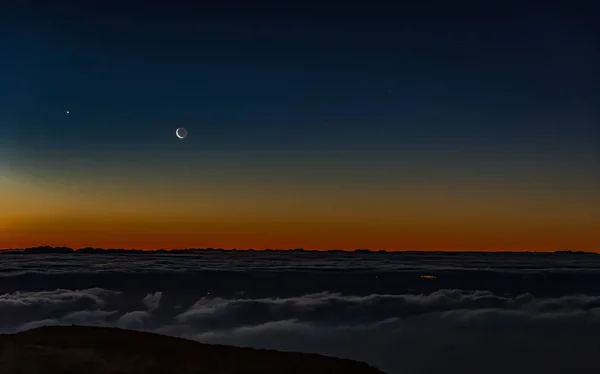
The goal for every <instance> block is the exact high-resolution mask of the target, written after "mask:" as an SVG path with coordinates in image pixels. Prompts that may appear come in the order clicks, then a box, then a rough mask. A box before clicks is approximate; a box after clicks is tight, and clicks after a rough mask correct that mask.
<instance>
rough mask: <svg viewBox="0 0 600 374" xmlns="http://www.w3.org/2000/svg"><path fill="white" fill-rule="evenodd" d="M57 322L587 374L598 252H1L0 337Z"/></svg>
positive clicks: (425, 364)
mask: <svg viewBox="0 0 600 374" xmlns="http://www.w3.org/2000/svg"><path fill="white" fill-rule="evenodd" d="M422 275H435V277H436V278H435V279H424V278H422ZM57 324H87V325H100V326H119V327H123V328H131V329H138V330H147V331H155V332H159V333H162V334H168V335H175V336H183V337H187V338H191V339H195V340H198V341H201V342H207V343H220V344H233V345H240V346H251V347H258V348H273V349H279V350H293V351H305V352H315V353H321V354H327V355H333V356H339V357H347V358H352V359H357V360H361V361H365V362H368V363H369V364H371V365H374V366H376V367H378V368H380V369H382V370H384V371H386V372H388V373H389V374H413V373H434V372H445V373H479V372H483V371H485V372H486V373H506V372H508V371H512V372H516V373H525V372H528V373H531V372H540V373H567V372H578V371H583V370H586V371H587V370H591V371H593V370H596V371H598V370H600V360H598V357H599V356H598V354H600V343H599V341H598V336H600V256H595V255H585V254H554V255H552V254H540V255H532V254H494V255H491V254H459V255H444V254H418V253H412V254H410V253H407V254H378V253H376V254H356V253H345V254H344V253H338V254H324V253H287V254H286V253H280V252H272V253H258V252H254V253H252V252H250V253H223V252H213V253H199V254H189V255H188V254H185V255H184V254H180V255H169V254H105V255H84V254H50V255H41V254H40V255H38V254H10V255H9V254H0V331H1V332H16V331H21V330H26V329H30V328H34V327H38V326H42V325H57Z"/></svg>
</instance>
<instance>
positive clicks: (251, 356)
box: [0, 326, 383, 374]
mask: <svg viewBox="0 0 600 374" xmlns="http://www.w3.org/2000/svg"><path fill="white" fill-rule="evenodd" d="M0 373H1V374H8V373H11V374H12V373H31V374H34V373H64V374H67V373H86V374H95V373H181V374H183V373H195V374H234V373H236V374H237V373H239V374H242V373H244V374H254V373H255V374H271V373H285V374H299V373H306V374H309V373H310V374H319V373H323V374H325V373H327V374H334V373H339V374H363V373H364V374H383V372H381V371H379V370H377V369H375V368H372V367H370V366H368V365H367V364H364V363H361V362H357V361H352V360H344V359H337V358H331V357H325V356H319V355H314V354H305V353H289V352H278V351H272V350H257V349H251V348H237V347H229V346H221V345H209V344H202V343H198V342H194V341H191V340H186V339H181V338H174V337H169V336H162V335H157V334H151V333H145V332H138V331H131V330H121V329H114V328H104V327H80V326H72V327H56V326H53V327H41V328H37V329H33V330H29V331H25V332H21V333H18V334H12V335H0Z"/></svg>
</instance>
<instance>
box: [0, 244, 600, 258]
mask: <svg viewBox="0 0 600 374" xmlns="http://www.w3.org/2000/svg"><path fill="white" fill-rule="evenodd" d="M198 252H287V253H289V252H294V253H298V252H322V251H318V250H309V249H303V248H293V249H270V248H268V249H261V250H259V249H252V248H249V249H236V248H233V249H223V248H184V249H156V250H141V249H124V248H90V247H86V248H79V249H74V248H69V247H50V246H40V247H31V248H14V249H13V248H7V249H0V253H3V254H8V253H27V254H70V253H79V254H111V253H124V254H127V253H130V254H133V253H136V254H137V253H151V254H152V253H154V254H156V253H169V254H190V253H198ZM326 252H331V253H357V254H378V253H379V254H380V253H387V254H390V253H393V254H402V253H412V254H414V253H422V254H438V255H439V254H444V255H448V256H451V255H456V254H459V253H471V254H474V253H477V254H498V253H514V254H522V255H528V254H529V255H531V254H577V255H582V254H583V255H598V254H599V253H596V252H584V251H570V250H564V251H555V252H527V251H525V252H510V251H506V252H472V251H469V252H460V251H453V252H448V251H385V250H371V249H354V250H351V249H332V250H327V251H326Z"/></svg>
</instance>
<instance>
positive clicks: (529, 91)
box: [0, 0, 600, 251]
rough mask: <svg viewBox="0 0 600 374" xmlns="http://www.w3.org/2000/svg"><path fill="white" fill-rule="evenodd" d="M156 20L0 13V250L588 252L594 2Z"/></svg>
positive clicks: (594, 182) (126, 9) (68, 6)
mask: <svg viewBox="0 0 600 374" xmlns="http://www.w3.org/2000/svg"><path fill="white" fill-rule="evenodd" d="M169 4H171V5H167V4H162V5H159V4H158V2H157V4H156V5H155V6H151V5H143V6H142V4H141V3H140V2H136V1H129V2H114V1H106V2H102V4H99V5H95V6H91V5H89V4H88V5H86V4H79V5H73V4H72V3H69V2H56V3H52V4H46V3H44V2H36V1H32V2H30V5H29V6H27V7H25V6H22V5H12V6H5V8H4V9H5V10H6V11H5V12H3V13H2V16H0V17H2V18H1V19H0V48H1V50H2V54H3V58H2V59H0V81H1V82H2V84H1V85H0V248H14V247H28V246H35V245H66V246H71V247H86V246H92V247H117V248H140V249H156V248H182V247H220V248H257V249H260V248H297V247H302V248H307V249H334V248H349V249H354V248H372V249H386V250H409V249H414V250H467V251H474V250H482V251H498V250H509V251H521V250H532V251H552V250H562V249H572V250H586V251H596V250H598V249H599V243H600V235H599V234H598V232H600V230H599V228H600V149H599V144H600V131H599V129H598V123H600V118H599V113H598V108H599V107H600V95H599V87H600V85H599V79H598V77H599V75H598V68H597V66H599V65H600V59H599V54H600V52H599V51H598V48H597V42H598V40H597V36H596V35H597V33H595V32H594V31H595V29H594V21H595V19H594V17H592V15H593V14H594V13H593V12H592V11H594V10H596V9H592V8H591V7H592V6H593V5H591V6H590V8H589V9H584V8H576V6H575V5H573V4H571V6H566V5H564V4H562V5H561V4H556V5H527V4H519V3H518V2H515V3H512V2H503V4H501V5H491V4H474V3H472V2H468V3H467V2H462V3H461V2H453V3H452V4H448V3H446V2H442V1H441V0H440V1H434V2H431V3H419V5H416V4H413V5H393V4H388V5H381V6H377V5H378V4H377V3H376V2H373V3H371V2H369V4H367V5H364V6H359V5H358V4H356V5H348V4H346V5H345V6H344V7H341V6H340V5H339V3H333V2H324V3H322V4H321V5H320V6H318V7H317V6H312V5H310V4H309V3H295V2H285V4H283V3H275V2H264V3H260V5H254V6H250V5H240V4H234V5H211V6H204V7H201V6H199V5H192V4H186V3H183V2H181V3H177V2H172V3H169ZM67 110H68V111H69V114H66V111H67ZM177 127H185V128H186V129H187V130H188V136H187V137H186V138H185V139H183V140H180V139H178V138H177V137H176V136H175V130H176V128H177Z"/></svg>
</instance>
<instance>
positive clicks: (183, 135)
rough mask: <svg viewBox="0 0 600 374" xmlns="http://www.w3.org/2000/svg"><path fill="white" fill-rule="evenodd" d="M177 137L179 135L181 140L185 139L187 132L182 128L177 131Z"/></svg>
mask: <svg viewBox="0 0 600 374" xmlns="http://www.w3.org/2000/svg"><path fill="white" fill-rule="evenodd" d="M175 135H177V137H178V138H179V139H183V138H185V136H186V135H187V131H186V130H185V129H184V128H183V127H180V128H178V129H177V130H176V131H175Z"/></svg>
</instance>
